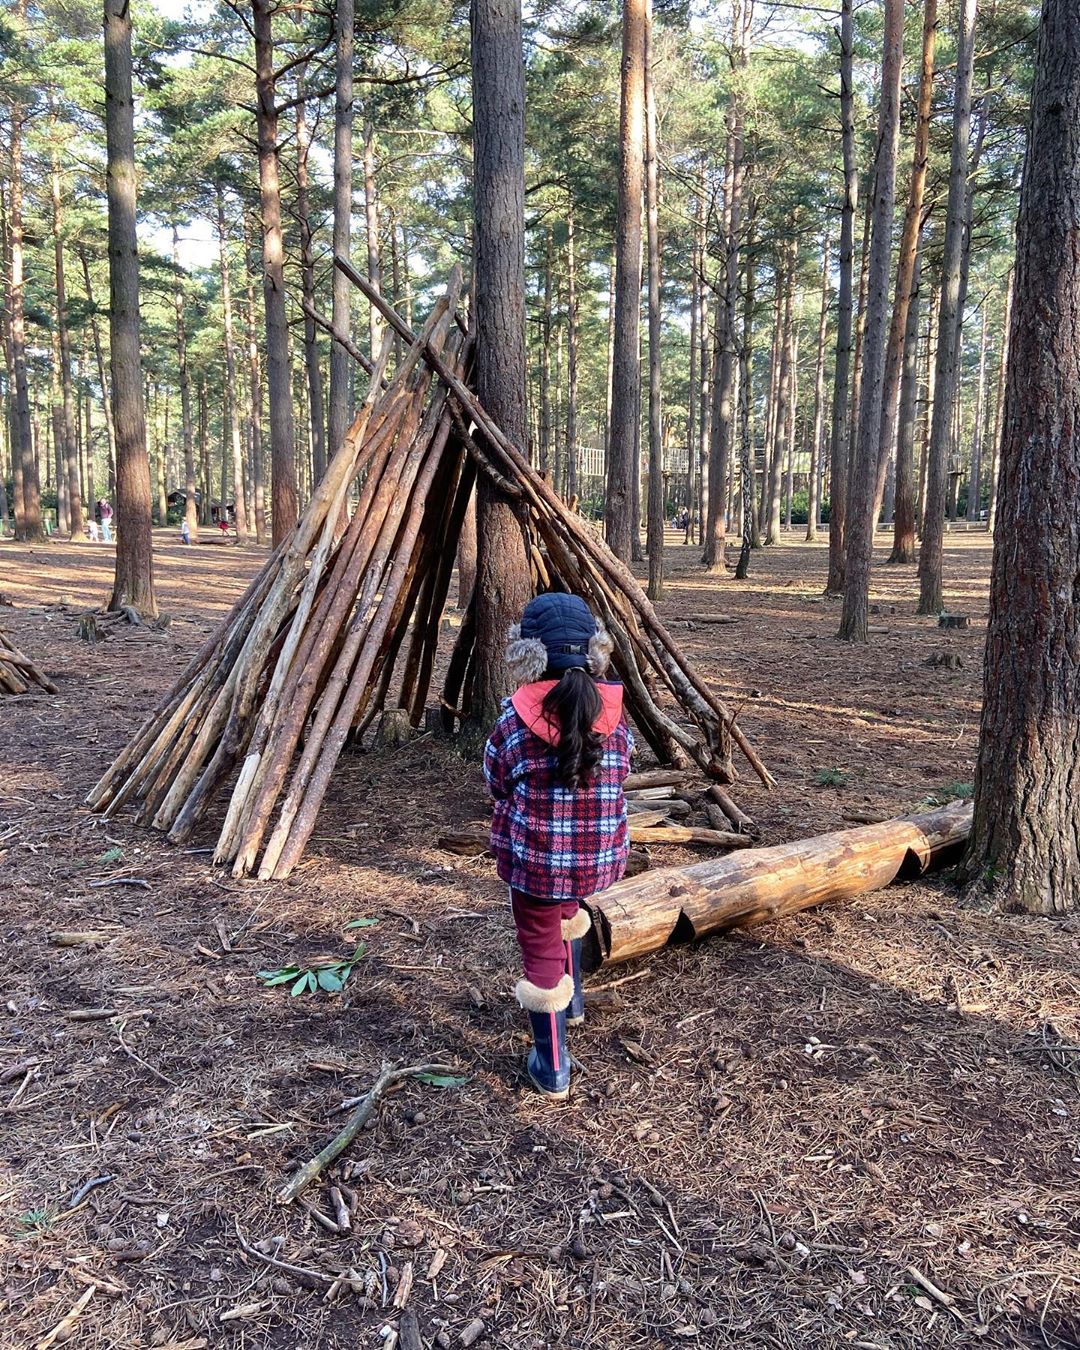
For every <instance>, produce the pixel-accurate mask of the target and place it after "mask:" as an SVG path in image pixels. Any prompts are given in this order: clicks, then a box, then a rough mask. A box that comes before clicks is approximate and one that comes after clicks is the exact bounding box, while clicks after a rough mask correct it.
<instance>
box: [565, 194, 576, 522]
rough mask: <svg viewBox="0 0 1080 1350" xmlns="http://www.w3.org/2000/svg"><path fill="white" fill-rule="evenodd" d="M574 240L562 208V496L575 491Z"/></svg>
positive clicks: (571, 211)
mask: <svg viewBox="0 0 1080 1350" xmlns="http://www.w3.org/2000/svg"><path fill="white" fill-rule="evenodd" d="M574 245H575V240H574V208H573V205H572V204H571V205H570V206H569V207H568V208H567V212H566V273H567V290H566V335H567V348H566V357H567V359H566V499H567V501H568V502H572V501H573V500H574V498H575V497H576V496H577V494H578V450H577V439H578V432H577V415H578V298H577V257H576V254H575V248H574Z"/></svg>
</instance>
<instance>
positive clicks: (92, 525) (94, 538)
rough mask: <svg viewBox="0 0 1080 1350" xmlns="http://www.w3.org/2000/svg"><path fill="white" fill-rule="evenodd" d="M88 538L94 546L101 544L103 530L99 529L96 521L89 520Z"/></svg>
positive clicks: (87, 525)
mask: <svg viewBox="0 0 1080 1350" xmlns="http://www.w3.org/2000/svg"><path fill="white" fill-rule="evenodd" d="M86 537H87V538H88V539H89V540H90V542H91V543H92V544H100V543H101V530H100V528H99V527H98V523H97V521H96V520H88V521H87V522H86Z"/></svg>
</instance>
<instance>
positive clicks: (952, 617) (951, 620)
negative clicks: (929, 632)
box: [938, 614, 971, 628]
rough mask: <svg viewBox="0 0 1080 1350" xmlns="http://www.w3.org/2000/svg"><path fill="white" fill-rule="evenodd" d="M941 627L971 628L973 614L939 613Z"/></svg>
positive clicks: (939, 625)
mask: <svg viewBox="0 0 1080 1350" xmlns="http://www.w3.org/2000/svg"><path fill="white" fill-rule="evenodd" d="M938 627H939V628H970V627H971V616H970V615H968V614H939V615H938Z"/></svg>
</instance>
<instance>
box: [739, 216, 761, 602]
mask: <svg viewBox="0 0 1080 1350" xmlns="http://www.w3.org/2000/svg"><path fill="white" fill-rule="evenodd" d="M755 215H756V211H755V209H754V207H753V206H752V207H751V211H750V219H749V221H748V222H747V231H746V250H745V252H746V262H745V266H746V278H745V280H744V282H743V336H742V344H741V346H740V347H739V462H740V472H741V476H742V539H741V540H740V544H739V561H738V562H737V563H736V564H735V577H736V580H738V581H745V580H746V578H747V576H748V575H749V572H750V552H751V550H752V549H753V548H754V537H755V534H756V533H757V489H756V486H755V482H754V437H753V428H752V426H751V408H752V406H753V399H752V397H751V389H750V383H751V378H752V374H751V373H752V371H753V369H754V301H755V289H756V280H757V268H756V266H755V261H754V217H755ZM758 542H759V545H760V540H759V541H758Z"/></svg>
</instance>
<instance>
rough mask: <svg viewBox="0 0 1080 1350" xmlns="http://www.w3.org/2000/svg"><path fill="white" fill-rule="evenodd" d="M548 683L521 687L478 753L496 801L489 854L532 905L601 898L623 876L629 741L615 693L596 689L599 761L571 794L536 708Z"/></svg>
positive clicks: (555, 737) (550, 730)
mask: <svg viewBox="0 0 1080 1350" xmlns="http://www.w3.org/2000/svg"><path fill="white" fill-rule="evenodd" d="M553 687H554V681H552V680H542V681H540V682H538V683H536V684H527V685H522V687H521V688H520V689H519V690H518V691H517V693H516V694H515V695H514V696H513V698H511V699H508V700H507V701H506V703H505V704H504V705H503V712H502V715H501V716H500V718H499V720H498V721H497V722H496V723H495V727H494V730H493V731H492V733H491V737H490V739H489V740H488V743H487V747H486V749H485V751H484V776H485V777H486V778H487V782H488V787H489V788H490V789H491V795H492V797H494V799H495V812H494V816H493V818H492V822H491V851H492V853H493V854H494V855H495V862H496V867H497V870H498V873H499V876H500V877H501V878H502V880H503V881H505V882H506V884H507V885H508V886H512V887H513V888H514V889H515V890H519V891H524V892H525V893H526V894H527V895H531V896H534V897H535V898H536V899H538V900H551V901H559V900H583V899H585V898H586V897H588V896H590V895H595V894H596V892H597V891H603V890H606V889H607V887H608V886H610V885H612V884H613V883H614V882H616V881H618V880H619V878H620V877H621V876H622V874H623V872H624V870H625V868H626V857H627V854H628V852H629V850H630V836H629V830H628V829H627V823H626V800H625V798H624V797H623V790H622V785H623V780H624V779H625V778H626V776H627V774H628V773H629V772H630V756H631V754H632V752H633V748H634V738H633V736H632V735H631V733H630V728H629V727H628V726H627V725H626V719H625V717H624V716H623V710H622V685H621V684H616V683H606V682H604V683H602V682H598V683H597V688H598V690H599V691H600V696H601V699H602V700H603V704H604V707H603V711H602V712H601V715H600V717H599V718H598V719H597V721H596V723H595V728H596V730H597V731H599V732H600V734H601V735H602V736H603V737H604V753H603V758H602V759H601V761H600V767H599V769H598V770H597V772H596V775H595V777H594V778H593V780H592V782H590V783H589V784H588V785H587V786H586V787H582V788H578V789H577V790H576V791H573V790H571V789H569V788H566V787H563V785H562V784H561V783H560V782H559V779H558V766H559V761H558V756H557V754H556V750H555V747H556V746H557V745H558V741H559V730H558V727H556V726H552V725H551V724H550V723H549V722H548V721H547V719H546V718H545V717H544V715H543V711H542V709H541V704H542V703H543V700H544V696H545V695H546V694H547V692H548V691H549V690H550V689H552V688H553Z"/></svg>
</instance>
